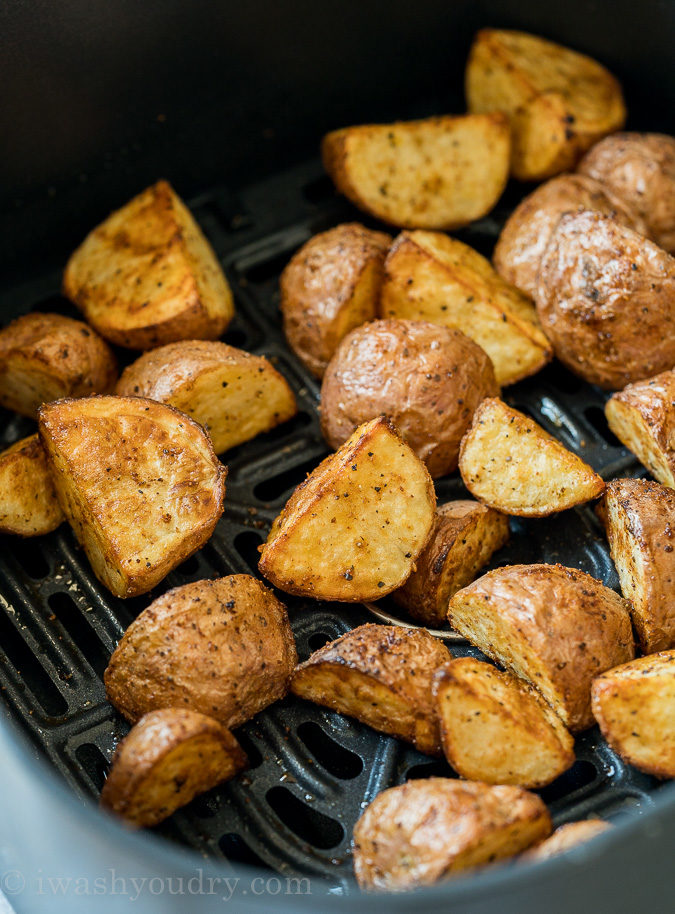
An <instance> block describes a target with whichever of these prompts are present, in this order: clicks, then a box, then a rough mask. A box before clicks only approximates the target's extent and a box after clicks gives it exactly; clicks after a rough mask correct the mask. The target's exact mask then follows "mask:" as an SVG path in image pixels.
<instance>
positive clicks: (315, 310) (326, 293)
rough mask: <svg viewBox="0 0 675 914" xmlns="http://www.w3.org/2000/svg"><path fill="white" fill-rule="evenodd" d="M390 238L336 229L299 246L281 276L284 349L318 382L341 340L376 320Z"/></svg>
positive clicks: (356, 228)
mask: <svg viewBox="0 0 675 914" xmlns="http://www.w3.org/2000/svg"><path fill="white" fill-rule="evenodd" d="M391 242H392V238H391V235H387V234H385V233H384V232H374V231H372V230H371V229H367V228H365V227H364V226H363V225H360V224H359V223H358V222H350V223H347V224H345V225H337V226H336V227H335V228H332V229H329V230H328V231H327V232H321V233H320V234H319V235H315V236H314V237H313V238H310V240H309V241H308V242H307V243H306V244H303V246H302V247H301V248H300V250H299V251H297V252H296V253H295V254H294V256H293V257H292V258H291V260H290V262H289V263H288V265H287V266H286V267H285V269H284V271H283V273H282V274H281V279H280V281H279V285H280V290H281V302H280V307H281V314H282V317H283V324H284V333H285V334H286V339H287V341H288V345H289V346H290V347H291V349H292V350H293V352H294V353H295V354H296V355H297V357H298V358H299V359H300V361H301V362H302V363H303V365H304V366H305V367H306V368H307V369H308V370H309V371H311V373H312V374H313V375H314V376H315V377H317V378H321V377H322V376H323V373H324V371H325V370H326V366H327V365H328V362H329V361H330V359H331V358H332V356H333V354H334V352H335V350H336V349H337V346H338V344H339V342H340V340H341V339H342V338H343V337H344V336H345V334H347V333H348V332H349V331H350V330H352V329H353V328H354V327H357V326H358V325H359V324H363V323H365V321H369V320H372V319H373V318H375V317H376V316H377V307H378V302H379V298H380V287H381V285H382V276H383V269H384V258H385V256H386V254H387V251H388V250H389V246H390V245H391Z"/></svg>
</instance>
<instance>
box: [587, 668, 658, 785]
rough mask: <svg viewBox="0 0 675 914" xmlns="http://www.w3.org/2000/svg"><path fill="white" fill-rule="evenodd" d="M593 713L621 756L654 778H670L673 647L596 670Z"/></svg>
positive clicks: (611, 744)
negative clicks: (599, 672)
mask: <svg viewBox="0 0 675 914" xmlns="http://www.w3.org/2000/svg"><path fill="white" fill-rule="evenodd" d="M593 714H594V715H595V719H596V720H597V722H598V724H599V725H600V730H601V731H602V735H603V736H604V737H605V739H606V740H607V742H608V743H609V745H610V746H611V747H612V749H614V751H615V752H616V753H617V754H618V755H620V756H621V758H623V759H625V760H626V761H627V762H628V763H629V764H630V765H634V766H635V767H636V768H639V769H640V771H645V772H646V773H647V774H653V775H654V776H655V777H657V778H675V650H673V651H662V652H661V653H660V654H650V655H649V656H648V657H640V658H639V659H638V660H633V661H632V663H626V664H624V665H623V666H618V667H616V668H615V669H612V670H608V671H607V672H606V673H604V674H603V675H602V676H598V678H597V679H596V680H595V682H594V683H593Z"/></svg>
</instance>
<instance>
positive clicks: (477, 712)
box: [433, 657, 574, 787]
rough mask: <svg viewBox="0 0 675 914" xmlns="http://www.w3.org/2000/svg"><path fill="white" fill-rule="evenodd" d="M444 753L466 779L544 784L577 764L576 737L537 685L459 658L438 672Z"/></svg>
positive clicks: (436, 693)
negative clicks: (575, 759)
mask: <svg viewBox="0 0 675 914" xmlns="http://www.w3.org/2000/svg"><path fill="white" fill-rule="evenodd" d="M433 691H434V701H435V706H436V709H437V712H438V716H439V719H440V722H441V742H442V745H443V752H444V753H445V757H446V758H447V760H448V761H449V762H450V764H451V765H452V767H453V768H454V769H455V771H457V773H458V774H460V775H461V776H462V777H463V778H468V779H469V780H475V781H484V782H485V783H487V784H513V785H515V786H518V787H544V786H545V785H546V784H550V783H551V781H554V780H555V779H556V778H557V777H558V776H559V775H561V774H562V773H563V771H566V770H567V769H568V768H569V767H570V766H571V765H573V764H574V739H573V738H572V736H571V734H570V733H569V731H568V730H567V729H566V727H565V725H564V724H563V722H562V721H561V720H560V718H559V717H558V715H557V714H556V713H555V711H554V710H553V709H552V708H551V707H550V706H549V705H547V704H546V702H545V701H544V699H543V698H542V697H541V696H540V695H539V693H538V692H537V691H536V689H534V688H532V686H529V685H527V683H524V682H523V681H522V680H521V679H518V678H517V677H515V676H513V675H512V674H511V673H502V672H500V671H499V670H496V669H495V668H494V667H493V666H491V665H490V664H489V663H481V661H479V660H474V659H473V658H472V657H458V658H457V659H456V660H451V661H450V663H446V664H445V666H443V667H441V669H440V670H438V672H437V673H436V675H435V677H434V685H433Z"/></svg>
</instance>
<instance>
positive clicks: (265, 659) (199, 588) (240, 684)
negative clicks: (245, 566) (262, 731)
mask: <svg viewBox="0 0 675 914" xmlns="http://www.w3.org/2000/svg"><path fill="white" fill-rule="evenodd" d="M297 662H298V655H297V652H296V650H295V641H294V639H293V633H292V631H291V627H290V623H289V621H288V615H287V613H286V608H285V607H284V605H283V603H280V602H279V600H277V598H276V597H275V596H274V594H273V593H272V592H271V591H270V590H268V589H267V588H266V587H263V585H262V584H261V583H260V581H257V580H256V579H255V578H253V577H251V575H248V574H232V575H229V576H228V577H225V578H218V579H217V580H215V581H195V582H193V583H192V584H185V585H183V587H175V588H174V589H173V590H169V591H168V592H167V593H165V594H163V595H162V596H161V597H158V598H157V599H156V600H154V601H153V602H152V603H151V604H150V606H148V608H147V609H145V610H143V612H142V613H141V614H140V616H138V618H137V619H136V620H135V621H134V622H132V623H131V625H130V626H129V628H128V629H127V630H126V632H125V633H124V635H123V636H122V639H121V640H120V643H119V644H118V645H117V647H116V648H115V651H114V652H113V655H112V657H111V658H110V663H109V664H108V668H107V669H106V671H105V676H104V682H105V688H106V693H107V695H108V698H109V699H110V701H111V702H112V704H114V705H115V707H116V708H117V709H118V710H119V711H121V713H122V714H124V716H125V717H126V718H127V720H129V721H131V722H132V723H134V722H135V721H137V720H139V719H140V718H141V717H142V716H143V715H144V714H146V713H147V712H148V711H155V710H158V709H161V708H177V707H183V708H190V709H192V710H193V711H200V712H201V713H202V714H208V715H209V716H210V717H213V718H215V719H216V720H218V721H220V723H221V724H223V725H224V726H225V727H230V728H232V727H238V726H239V725H240V724H243V723H244V722H245V721H247V720H249V719H250V718H251V717H253V716H254V715H255V714H257V713H258V711H262V709H263V708H266V707H267V706H268V705H270V704H272V702H274V701H277V700H278V699H280V698H283V697H284V695H285V694H286V692H287V691H288V682H289V680H290V678H291V674H292V672H293V669H294V667H295V665H296V663H297Z"/></svg>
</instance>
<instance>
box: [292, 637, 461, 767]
mask: <svg viewBox="0 0 675 914" xmlns="http://www.w3.org/2000/svg"><path fill="white" fill-rule="evenodd" d="M449 659H450V652H449V651H448V649H447V647H446V646H445V645H444V644H442V642H441V641H439V640H437V639H436V638H434V637H433V636H432V635H430V634H429V632H427V631H425V630H424V629H413V630H411V629H405V628H399V627H398V626H396V625H372V624H369V625H360V626H359V627H358V628H354V629H352V631H350V632H347V634H346V635H342V637H340V638H338V639H337V640H336V641H331V642H330V643H329V644H326V645H324V646H323V647H322V648H320V649H319V650H318V651H315V652H314V653H313V654H312V656H311V657H310V658H309V660H306V661H305V662H304V663H301V664H300V665H299V666H298V667H297V669H296V670H295V673H293V678H292V679H291V692H293V693H294V694H295V695H298V696H299V697H300V698H306V699H308V700H309V701H313V702H315V703H316V704H320V705H325V706H326V707H328V708H332V709H333V711H339V712H340V713H341V714H346V715H348V716H349V717H355V718H356V719H357V720H360V721H362V723H364V724H368V726H369V727H372V728H373V729H374V730H379V731H381V732H382V733H389V734H390V735H391V736H396V737H398V738H399V739H403V740H406V741H407V742H409V743H412V744H413V745H414V746H415V747H416V748H417V749H419V750H420V752H426V753H428V754H429V755H440V754H441V743H440V735H439V729H438V719H437V717H436V713H435V711H434V708H433V702H432V697H431V684H432V680H433V675H434V672H435V671H436V670H437V669H438V668H439V667H440V666H442V665H443V664H444V663H447V661H448V660H449Z"/></svg>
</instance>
